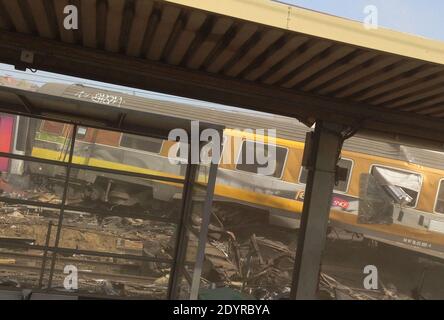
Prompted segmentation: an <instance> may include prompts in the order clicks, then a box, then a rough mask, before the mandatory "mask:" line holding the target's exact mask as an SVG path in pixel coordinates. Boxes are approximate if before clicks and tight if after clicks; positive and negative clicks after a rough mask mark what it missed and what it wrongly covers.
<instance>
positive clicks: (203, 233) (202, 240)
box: [190, 163, 218, 300]
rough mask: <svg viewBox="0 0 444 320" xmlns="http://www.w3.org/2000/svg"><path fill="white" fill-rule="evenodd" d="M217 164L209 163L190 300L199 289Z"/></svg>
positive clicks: (195, 297) (195, 296)
mask: <svg viewBox="0 0 444 320" xmlns="http://www.w3.org/2000/svg"><path fill="white" fill-rule="evenodd" d="M217 169H218V164H217V163H212V164H211V165H210V174H209V176H208V184H207V195H206V197H205V203H204V207H203V212H202V224H201V226H200V233H199V243H198V246H197V256H196V262H195V264H194V272H193V278H192V282H191V290H190V291H191V293H190V300H197V298H198V296H199V289H200V277H201V275H202V267H203V263H204V259H205V248H206V244H207V235H208V227H209V225H210V219H211V211H212V208H213V196H214V187H215V186H216V177H217Z"/></svg>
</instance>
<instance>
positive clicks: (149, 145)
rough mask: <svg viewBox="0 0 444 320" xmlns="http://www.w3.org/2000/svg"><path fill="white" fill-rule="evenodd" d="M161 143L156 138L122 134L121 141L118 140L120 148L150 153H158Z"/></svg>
mask: <svg viewBox="0 0 444 320" xmlns="http://www.w3.org/2000/svg"><path fill="white" fill-rule="evenodd" d="M162 142H163V140H160V139H156V138H150V137H143V136H137V135H133V134H127V133H123V134H122V139H121V140H120V146H121V147H125V148H131V149H137V150H143V151H148V152H152V153H160V150H161V149H162Z"/></svg>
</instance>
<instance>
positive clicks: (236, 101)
mask: <svg viewBox="0 0 444 320" xmlns="http://www.w3.org/2000/svg"><path fill="white" fill-rule="evenodd" d="M69 4H73V5H76V6H77V8H78V10H79V28H78V29H77V30H66V29H65V28H64V26H63V19H64V17H65V15H64V13H63V10H64V7H65V6H66V5H69ZM0 30H1V31H0V61H1V62H4V63H9V64H14V65H16V66H18V67H21V68H32V69H39V70H46V71H51V72H57V73H63V74H69V75H74V76H79V77H83V78H89V79H95V80H100V81H105V82H110V83H116V84H122V85H128V86H132V87H137V88H141V89H147V90H154V91H160V92H164V93H169V94H174V95H178V96H185V97H190V98H196V99H202V100H207V101H212V102H217V103H223V104H228V105H232V106H238V107H243V108H249V109H254V110H261V111H267V112H271V113H275V114H281V115H286V116H292V117H296V118H298V119H300V120H302V121H304V122H305V123H308V124H311V123H313V122H315V120H316V119H320V120H322V119H324V120H329V121H335V122H338V123H343V124H348V125H353V126H356V127H358V128H359V129H361V130H373V131H375V130H376V131H379V132H380V133H384V134H389V135H392V136H393V135H404V136H408V137H416V138H424V139H428V140H433V141H436V142H439V143H441V142H444V126H443V125H442V124H443V121H442V120H443V118H444V43H440V42H437V41H432V40H427V39H423V38H419V37H415V36H412V35H407V34H402V33H399V32H394V31H389V30H385V29H382V28H379V29H377V30H367V29H366V28H364V26H363V24H362V23H361V22H354V21H349V20H345V19H341V18H337V17H333V16H329V15H325V14H321V13H318V12H313V11H308V10H305V9H301V8H297V7H291V6H288V5H285V4H282V3H277V2H274V1H266V0H255V1H252V0H223V1H221V0H206V1H201V0H170V1H156V0H73V1H68V0H28V1H26V0H25V1H19V0H1V1H0Z"/></svg>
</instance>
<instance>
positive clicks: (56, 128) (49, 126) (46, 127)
mask: <svg viewBox="0 0 444 320" xmlns="http://www.w3.org/2000/svg"><path fill="white" fill-rule="evenodd" d="M64 128H65V124H63V123H60V122H55V121H49V120H44V121H42V125H41V127H40V131H42V132H46V133H51V134H57V135H63V129H64Z"/></svg>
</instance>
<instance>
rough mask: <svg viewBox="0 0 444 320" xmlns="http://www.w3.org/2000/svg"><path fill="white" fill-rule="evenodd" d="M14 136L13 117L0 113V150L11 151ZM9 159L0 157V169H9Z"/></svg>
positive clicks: (3, 170)
mask: <svg viewBox="0 0 444 320" xmlns="http://www.w3.org/2000/svg"><path fill="white" fill-rule="evenodd" d="M13 137H14V117H13V116H8V115H0V152H5V153H7V152H11V148H12V142H13ZM9 164H10V163H9V159H6V158H0V171H1V172H8V171H9Z"/></svg>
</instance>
